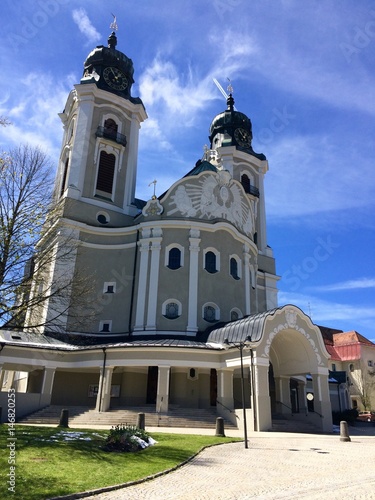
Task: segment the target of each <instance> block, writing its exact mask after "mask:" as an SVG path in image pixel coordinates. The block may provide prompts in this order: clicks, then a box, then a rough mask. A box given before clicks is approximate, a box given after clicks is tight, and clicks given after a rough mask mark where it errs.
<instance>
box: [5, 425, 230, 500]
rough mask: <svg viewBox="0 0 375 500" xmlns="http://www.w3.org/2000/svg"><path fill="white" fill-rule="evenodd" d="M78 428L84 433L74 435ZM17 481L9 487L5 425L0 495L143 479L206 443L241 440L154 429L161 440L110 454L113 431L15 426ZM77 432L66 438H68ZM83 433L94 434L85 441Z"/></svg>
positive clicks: (34, 494)
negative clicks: (107, 447) (108, 442)
mask: <svg viewBox="0 0 375 500" xmlns="http://www.w3.org/2000/svg"><path fill="white" fill-rule="evenodd" d="M77 432H79V436H77V437H74V434H75V433H77ZM15 434H16V436H15V437H16V438H17V440H16V470H15V472H16V486H15V494H13V493H11V492H9V491H8V487H9V484H8V483H7V480H8V479H9V478H8V477H7V474H8V473H9V468H10V464H9V463H8V459H9V448H7V444H9V443H10V440H9V435H8V427H7V425H1V426H0V445H1V453H0V470H1V473H0V474H1V481H0V498H4V499H5V498H15V499H17V500H42V499H48V498H53V497H56V496H60V495H67V494H69V493H77V492H81V491H86V490H91V489H95V488H101V487H104V486H110V485H115V484H121V483H126V482H128V481H134V480H137V479H141V478H144V477H147V476H150V475H152V474H156V473H157V472H161V471H164V470H166V469H169V468H171V467H175V466H176V465H178V464H180V463H181V462H184V461H185V460H187V459H188V458H189V457H191V456H192V455H194V454H195V453H197V452H198V451H199V450H200V449H201V448H203V447H204V446H208V445H213V444H218V443H228V442H231V441H236V439H231V438H219V437H215V436H196V435H189V434H164V433H151V436H152V437H153V438H154V439H156V441H158V444H157V445H155V446H152V447H150V448H147V449H146V450H143V451H140V452H137V453H108V452H105V451H103V444H104V441H105V437H106V436H107V435H108V431H102V430H100V431H99V430H86V429H85V430H80V431H79V430H78V429H59V428H52V427H31V426H21V425H17V426H16V431H15ZM69 435H70V437H72V436H73V437H74V439H72V440H67V437H69ZM82 438H90V440H84V439H82Z"/></svg>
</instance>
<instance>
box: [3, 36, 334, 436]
mask: <svg viewBox="0 0 375 500" xmlns="http://www.w3.org/2000/svg"><path fill="white" fill-rule="evenodd" d="M116 45H117V39H116V35H115V33H112V34H111V35H110V37H109V39H108V46H107V47H104V46H100V47H97V48H96V49H94V50H93V51H92V52H91V53H90V54H89V55H88V57H87V59H86V61H85V63H84V73H83V77H82V79H81V81H80V83H79V84H77V85H75V88H74V89H73V90H72V91H71V93H70V94H69V96H68V99H67V102H66V106H65V109H64V111H63V113H61V114H60V117H61V120H62V123H63V126H64V136H63V142H62V148H61V156H60V161H59V167H58V171H57V176H56V184H55V192H54V196H55V201H56V203H57V204H58V206H59V210H60V215H59V220H58V224H59V227H61V231H60V233H61V234H63V235H64V234H69V237H70V238H71V241H73V240H74V247H73V249H72V251H71V252H70V253H69V259H66V258H65V259H59V255H61V254H62V253H63V250H64V248H63V247H64V245H65V244H66V240H65V239H64V238H60V239H59V238H57V239H56V241H54V243H53V244H54V252H55V255H56V259H54V262H53V264H52V265H51V266H50V268H49V269H48V273H47V274H48V279H49V281H50V284H53V283H54V282H57V281H58V280H59V278H60V277H61V276H64V277H68V278H69V279H71V287H70V294H71V295H70V298H71V300H70V302H69V307H66V305H65V304H62V303H60V304H59V301H58V300H57V299H53V298H51V300H50V301H49V302H47V303H46V304H45V306H44V307H42V308H40V309H35V310H33V311H29V313H28V315H27V316H26V323H25V328H24V330H23V331H17V332H15V331H7V330H1V331H0V337H1V346H2V351H1V356H0V366H1V369H2V372H1V373H2V375H1V376H2V381H1V382H2V383H1V384H0V385H1V386H2V387H3V392H2V393H0V404H1V398H3V397H5V391H6V390H7V389H9V388H11V387H16V389H17V394H18V401H19V407H18V412H19V413H18V415H19V416H22V415H25V414H27V413H30V412H31V411H34V410H37V409H38V408H42V407H43V406H46V405H49V404H62V405H66V406H69V405H82V406H88V407H95V408H96V410H97V411H100V412H105V411H107V410H108V409H109V408H112V407H136V406H142V405H145V404H148V405H151V406H154V408H155V411H157V412H164V413H167V412H168V408H169V407H170V405H178V406H182V407H188V408H206V407H210V408H212V407H213V408H215V409H216V412H217V415H218V416H224V417H226V418H228V419H230V420H232V421H233V422H238V420H241V419H242V415H243V412H242V410H241V408H242V407H243V406H244V407H245V408H246V414H247V415H248V419H247V420H248V422H249V428H250V429H252V430H258V431H262V430H269V429H270V428H271V426H272V418H273V416H275V415H277V414H282V415H283V416H284V417H286V418H288V417H290V416H291V415H294V418H297V419H298V418H300V419H301V420H304V421H310V422H313V423H314V424H316V426H317V427H318V428H319V429H320V430H321V431H324V432H330V431H331V430H332V419H331V403H330V394H329V382H328V375H329V373H328V360H329V353H328V352H327V350H326V348H325V345H324V342H323V338H322V335H321V332H320V330H319V328H318V327H317V326H316V325H314V324H313V323H312V322H311V320H310V318H309V317H308V316H307V315H305V314H304V313H303V312H302V311H301V310H300V309H298V308H297V307H295V306H293V305H288V306H283V307H278V304H277V281H278V279H279V277H278V276H277V274H276V267H275V259H274V256H273V252H272V249H271V248H270V247H269V246H268V242H267V233H266V214H265V192H264V182H263V181H264V176H265V174H266V173H267V170H268V162H267V159H266V157H265V156H264V155H263V154H259V153H256V152H255V151H254V150H253V148H252V124H251V121H250V119H249V118H248V117H247V116H246V115H245V114H244V113H242V112H239V111H237V110H236V109H235V107H234V99H233V96H232V95H231V94H230V95H229V97H228V100H227V107H226V109H225V110H224V111H222V112H221V113H219V114H218V115H217V116H215V117H214V119H213V120H212V122H211V125H210V128H209V139H210V146H209V148H207V150H206V151H205V153H204V156H203V158H202V159H200V160H198V161H197V163H196V164H195V165H194V166H193V168H191V169H190V171H188V172H187V173H186V175H185V176H184V177H183V178H182V179H179V180H178V181H177V182H175V183H174V184H173V185H172V186H171V187H170V188H169V189H168V190H167V191H166V192H165V193H164V194H163V195H161V196H159V197H156V196H155V195H154V196H153V197H152V198H151V199H150V200H148V201H147V202H145V201H141V200H138V199H136V197H135V188H136V180H137V161H138V137H139V133H140V131H141V124H142V122H144V121H145V120H146V119H147V114H146V111H145V108H144V105H143V103H142V101H141V100H140V99H139V98H138V97H133V96H132V95H131V87H132V84H133V82H134V80H133V73H134V68H133V63H132V61H131V60H130V59H129V58H128V57H127V56H126V55H125V54H123V53H122V52H120V51H119V50H117V48H116ZM82 274H84V275H85V276H86V278H87V277H89V279H90V288H89V290H88V291H86V294H87V309H85V306H84V305H82V301H79V300H76V297H79V296H80V294H81V290H80V286H81V284H80V283H81V282H80V281H79V280H78V279H77V280H76V276H79V275H82ZM31 293H33V291H31ZM85 297H86V296H85ZM85 300H86V299H85ZM36 316H37V319H38V321H37V323H38V324H44V325H45V326H43V327H40V328H39V331H38V332H34V331H31V329H30V328H28V325H31V324H32V323H33V321H34V320H35V317H36ZM20 374H21V375H20ZM242 389H244V390H243V391H242ZM307 396H309V398H308V397H307ZM309 401H310V402H309ZM312 401H313V403H312ZM3 406H4V405H3Z"/></svg>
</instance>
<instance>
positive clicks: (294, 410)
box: [289, 379, 299, 413]
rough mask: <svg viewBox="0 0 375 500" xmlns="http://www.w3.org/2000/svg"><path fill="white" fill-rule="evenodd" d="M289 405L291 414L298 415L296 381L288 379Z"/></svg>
mask: <svg viewBox="0 0 375 500" xmlns="http://www.w3.org/2000/svg"><path fill="white" fill-rule="evenodd" d="M289 387H290V403H291V405H292V413H299V401H298V381H297V380H293V379H290V383H289Z"/></svg>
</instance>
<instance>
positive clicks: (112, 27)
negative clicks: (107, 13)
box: [109, 14, 118, 31]
mask: <svg viewBox="0 0 375 500" xmlns="http://www.w3.org/2000/svg"><path fill="white" fill-rule="evenodd" d="M112 16H113V21H112V22H111V24H110V25H109V27H110V28H111V30H113V31H117V30H118V25H117V21H116V16H115V15H114V14H112Z"/></svg>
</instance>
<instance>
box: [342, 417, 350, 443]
mask: <svg viewBox="0 0 375 500" xmlns="http://www.w3.org/2000/svg"><path fill="white" fill-rule="evenodd" d="M340 441H351V439H350V437H349V431H348V422H345V420H342V421H341V422H340Z"/></svg>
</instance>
